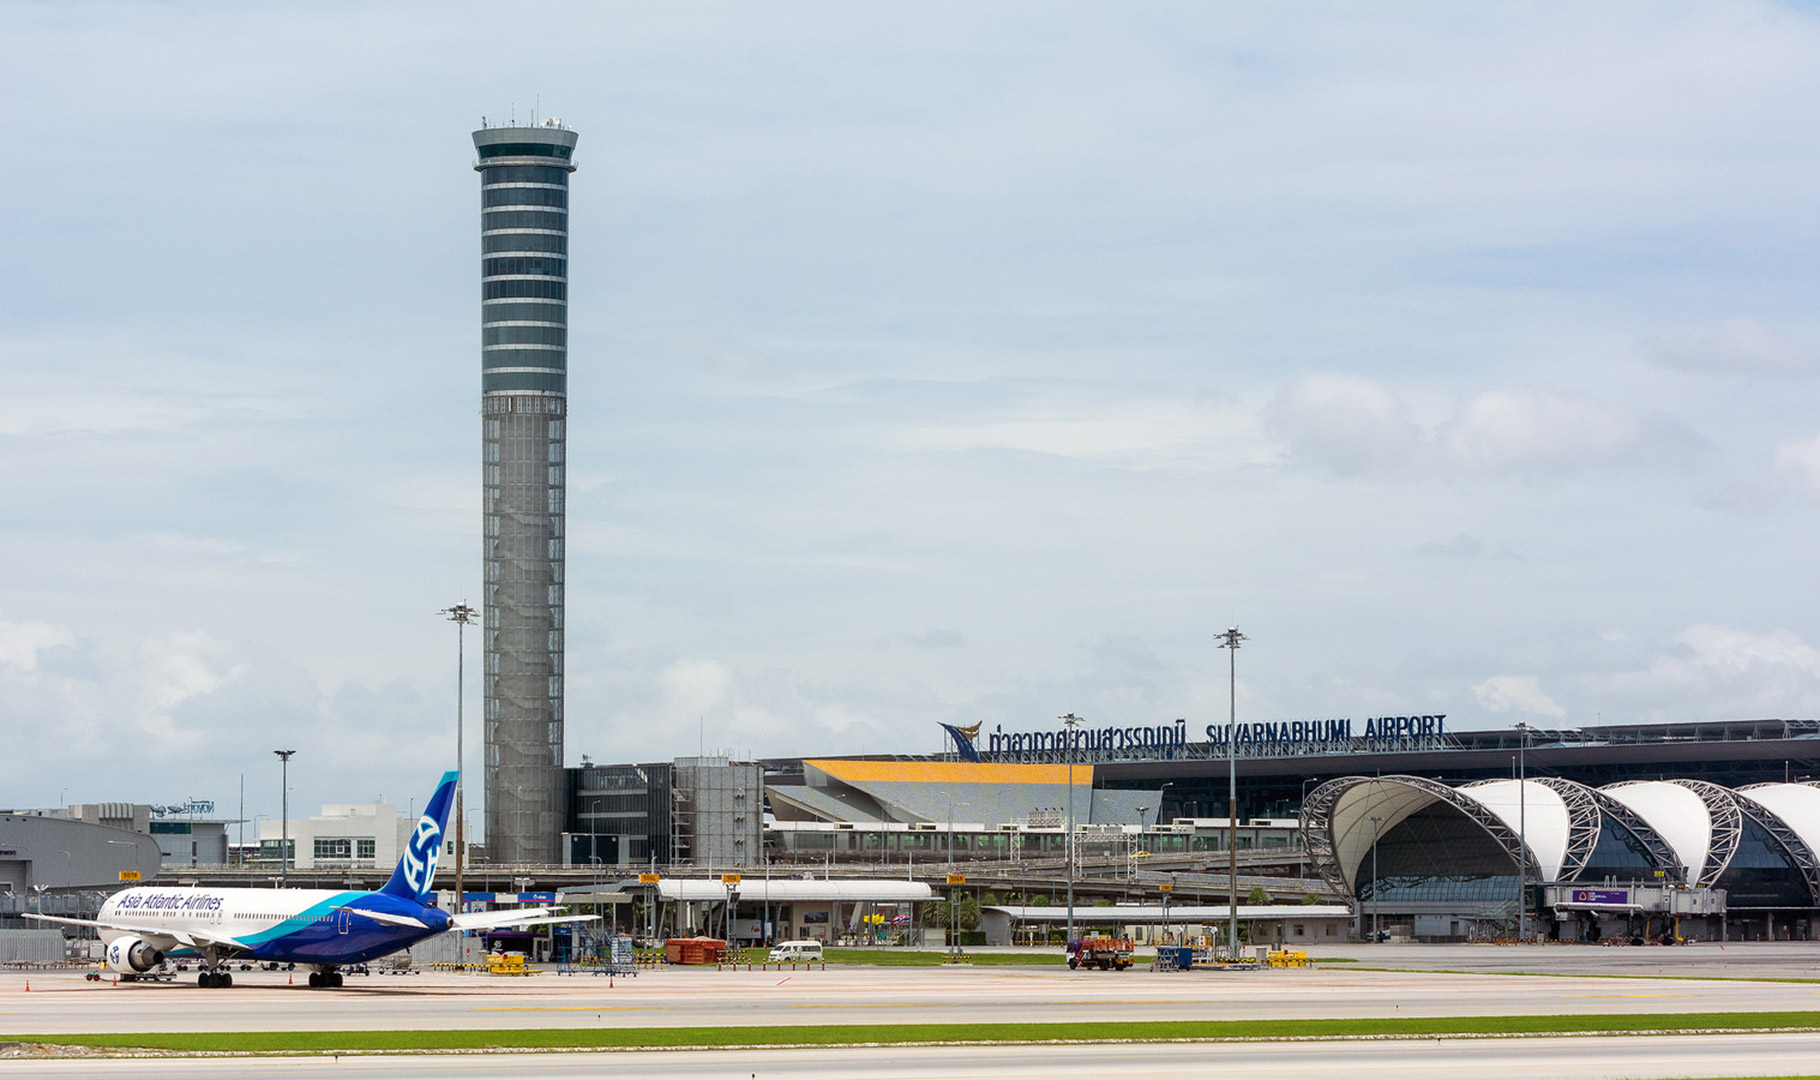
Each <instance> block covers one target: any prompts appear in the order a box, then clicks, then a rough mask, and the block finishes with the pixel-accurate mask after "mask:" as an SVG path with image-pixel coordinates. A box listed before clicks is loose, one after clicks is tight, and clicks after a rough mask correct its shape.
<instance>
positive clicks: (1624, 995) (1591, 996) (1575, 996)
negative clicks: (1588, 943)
mask: <svg viewBox="0 0 1820 1080" xmlns="http://www.w3.org/2000/svg"><path fill="white" fill-rule="evenodd" d="M1561 996H1562V997H1570V998H1656V997H1663V998H1667V997H1673V998H1690V997H1699V996H1700V995H1699V994H1562V995H1561Z"/></svg>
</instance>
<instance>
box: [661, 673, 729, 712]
mask: <svg viewBox="0 0 1820 1080" xmlns="http://www.w3.org/2000/svg"><path fill="white" fill-rule="evenodd" d="M658 681H659V683H660V684H661V686H662V688H663V709H664V712H665V714H666V717H665V718H666V719H668V720H672V721H674V720H681V719H696V718H698V717H701V716H702V715H703V714H705V713H709V712H713V711H715V710H717V709H719V708H720V707H721V705H722V704H724V703H725V702H726V700H727V694H728V691H729V690H730V689H731V687H732V685H733V674H732V672H730V671H728V670H727V666H726V665H725V664H723V663H721V662H720V661H718V660H703V659H684V660H678V661H676V662H675V663H672V664H670V665H669V666H668V667H666V668H664V670H663V672H662V674H661V675H660V676H659V677H658Z"/></svg>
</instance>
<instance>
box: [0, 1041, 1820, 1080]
mask: <svg viewBox="0 0 1820 1080" xmlns="http://www.w3.org/2000/svg"><path fill="white" fill-rule="evenodd" d="M1816 1054H1820V1034H1814V1035H1809V1034H1799V1035H1759V1036H1744V1035H1686V1036H1642V1037H1620V1038H1536V1039H1449V1040H1442V1041H1435V1040H1409V1039H1398V1040H1387V1041H1319V1042H1288V1043H1217V1044H1206V1043H1168V1044H1138V1045H1096V1046H1055V1045H1048V1046H1017V1047H992V1046H985V1047H975V1046H966V1047H945V1046H937V1047H907V1048H898V1049H891V1050H886V1049H876V1048H830V1049H825V1050H813V1051H808V1050H762V1051H739V1050H719V1051H700V1050H691V1051H671V1052H661V1053H651V1052H631V1053H615V1054H598V1053H583V1054H484V1055H416V1056H398V1057H343V1058H340V1059H339V1060H335V1059H330V1058H212V1059H211V1058H181V1059H161V1060H143V1059H138V1060H133V1061H121V1060H119V1059H110V1060H102V1059H91V1060H60V1061H45V1060H32V1061H0V1077H5V1076H28V1075H29V1076H41V1077H46V1078H54V1080H117V1078H118V1077H120V1076H122V1075H129V1074H130V1075H131V1076H133V1077H134V1080H194V1078H197V1077H202V1078H207V1077H230V1076H244V1075H248V1074H253V1073H256V1074H257V1075H260V1076H279V1077H294V1078H297V1080H312V1078H316V1077H335V1078H339V1080H414V1078H418V1077H445V1076H446V1077H464V1076H473V1077H489V1078H497V1077H518V1076H535V1077H548V1078H577V1080H579V1078H593V1077H600V1076H609V1075H621V1076H638V1077H663V1078H668V1080H733V1078H758V1080H792V1078H802V1080H811V1078H813V1080H829V1078H847V1077H865V1078H877V1080H913V1078H924V1077H928V1078H935V1077H942V1078H947V1080H976V1078H977V1080H1021V1078H1030V1080H1038V1078H1041V1080H1056V1078H1063V1077H1082V1078H1094V1080H1098V1078H1102V1077H1107V1076H1120V1077H1170V1078H1179V1077H1183V1076H1195V1077H1205V1076H1213V1077H1220V1076H1247V1077H1254V1076H1263V1077H1272V1078H1281V1080H1332V1078H1333V1077H1334V1076H1336V1075H1345V1076H1347V1077H1348V1078H1349V1080H1352V1078H1365V1080H1370V1078H1373V1077H1384V1078H1390V1077H1424V1076H1430V1077H1457V1076H1463V1075H1469V1074H1470V1075H1471V1076H1473V1077H1474V1080H1530V1078H1532V1077H1537V1076H1547V1077H1554V1078H1559V1080H1607V1078H1619V1077H1686V1076H1777V1075H1788V1074H1791V1073H1795V1072H1800V1071H1802V1070H1803V1069H1808V1068H1811V1064H1812V1062H1813V1060H1814V1059H1815V1055H1816Z"/></svg>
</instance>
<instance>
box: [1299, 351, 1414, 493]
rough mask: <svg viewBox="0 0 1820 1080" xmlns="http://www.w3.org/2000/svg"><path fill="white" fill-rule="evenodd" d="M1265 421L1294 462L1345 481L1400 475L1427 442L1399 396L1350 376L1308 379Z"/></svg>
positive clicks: (1301, 381) (1381, 385)
mask: <svg viewBox="0 0 1820 1080" xmlns="http://www.w3.org/2000/svg"><path fill="white" fill-rule="evenodd" d="M1264 417H1265V422H1266V424H1267V425H1268V426H1269V428H1270V430H1271V431H1272V432H1274V433H1275V434H1277V435H1278V436H1280V437H1282V438H1284V439H1286V440H1288V442H1289V446H1290V451H1291V453H1292V454H1294V455H1295V457H1297V458H1299V459H1302V460H1306V461H1310V462H1313V463H1315V464H1317V465H1322V466H1325V467H1326V468H1328V469H1330V470H1332V471H1333V472H1336V473H1339V474H1340V475H1342V476H1357V475H1360V474H1363V473H1371V472H1383V471H1395V470H1400V469H1402V468H1404V467H1406V466H1407V465H1409V464H1410V463H1411V462H1412V461H1414V459H1415V458H1416V456H1417V455H1418V454H1419V453H1421V452H1422V450H1423V446H1424V444H1425V442H1426V441H1427V436H1426V434H1425V433H1424V432H1423V431H1422V429H1421V428H1420V427H1419V426H1418V425H1417V424H1416V422H1415V417H1414V414H1413V412H1412V411H1411V410H1410V407H1409V406H1408V405H1407V404H1406V403H1405V402H1404V401H1403V400H1402V399H1401V398H1400V397H1398V396H1397V395H1396V393H1395V392H1393V391H1392V390H1391V389H1390V388H1389V387H1387V386H1385V385H1383V384H1382V383H1380V382H1377V381H1374V380H1372V379H1364V378H1358V377H1356V376H1351V375H1333V374H1311V375H1303V376H1301V377H1299V378H1297V379H1296V380H1295V381H1293V382H1291V383H1290V384H1289V386H1288V387H1287V388H1286V389H1284V390H1283V392H1282V393H1280V394H1278V395H1277V396H1276V398H1275V399H1273V400H1272V401H1271V403H1270V405H1269V406H1268V407H1267V408H1266V409H1265V411H1264Z"/></svg>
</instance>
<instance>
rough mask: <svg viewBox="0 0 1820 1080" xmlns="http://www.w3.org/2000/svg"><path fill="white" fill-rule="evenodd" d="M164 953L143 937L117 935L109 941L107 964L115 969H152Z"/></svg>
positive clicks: (162, 957) (136, 970)
mask: <svg viewBox="0 0 1820 1080" xmlns="http://www.w3.org/2000/svg"><path fill="white" fill-rule="evenodd" d="M163 959H164V953H163V952H162V951H160V950H159V949H156V948H154V947H153V946H152V945H151V944H150V943H149V942H147V941H146V940H145V939H144V938H141V937H117V938H115V939H114V940H112V941H110V942H108V943H107V966H108V967H111V968H113V969H114V970H115V971H134V972H138V971H150V970H152V969H153V968H155V967H157V966H158V964H159V963H160V962H161V961H163Z"/></svg>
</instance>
